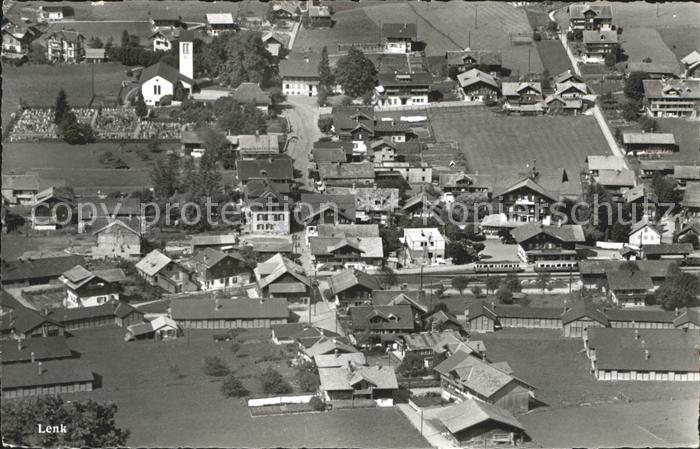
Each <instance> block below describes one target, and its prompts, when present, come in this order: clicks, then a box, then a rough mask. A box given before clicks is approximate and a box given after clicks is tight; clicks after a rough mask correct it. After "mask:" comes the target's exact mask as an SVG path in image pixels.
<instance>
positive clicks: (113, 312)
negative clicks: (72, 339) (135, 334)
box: [49, 300, 144, 331]
mask: <svg viewBox="0 0 700 449" xmlns="http://www.w3.org/2000/svg"><path fill="white" fill-rule="evenodd" d="M49 317H50V318H51V319H53V320H54V321H56V322H57V323H60V324H61V325H62V326H63V327H64V328H65V329H66V330H67V331H71V330H76V329H91V328H95V327H104V326H115V325H116V326H118V327H127V326H129V325H132V324H135V323H140V322H142V321H143V319H144V313H143V312H142V311H140V310H139V309H136V308H135V307H132V306H130V305H129V304H127V303H126V302H124V301H116V300H112V301H109V302H107V303H104V304H102V305H99V306H92V307H78V308H70V309H59V310H54V311H53V312H51V314H50V315H49Z"/></svg>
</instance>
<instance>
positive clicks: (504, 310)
mask: <svg viewBox="0 0 700 449" xmlns="http://www.w3.org/2000/svg"><path fill="white" fill-rule="evenodd" d="M491 310H492V311H493V313H494V314H495V315H496V317H498V324H499V325H500V326H501V328H506V327H518V328H525V329H561V328H562V323H561V315H562V313H563V312H564V311H563V310H562V309H561V308H559V307H523V306H505V305H502V304H495V305H493V306H491ZM470 318H471V316H470Z"/></svg>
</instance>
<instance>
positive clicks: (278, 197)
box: [244, 179, 293, 235]
mask: <svg viewBox="0 0 700 449" xmlns="http://www.w3.org/2000/svg"><path fill="white" fill-rule="evenodd" d="M285 186H286V184H276V183H269V182H267V181H266V180H264V179H263V180H252V181H250V182H249V183H248V184H246V186H245V188H244V190H245V192H246V200H247V202H246V204H247V206H248V208H249V211H250V212H249V214H248V218H249V222H250V228H251V230H253V231H254V232H258V233H267V234H278V235H287V234H289V231H290V226H291V223H290V216H291V211H292V207H293V204H292V200H291V199H290V197H289V195H288V193H289V192H287V194H284V193H282V192H283V191H284V190H285V189H284V187H285Z"/></svg>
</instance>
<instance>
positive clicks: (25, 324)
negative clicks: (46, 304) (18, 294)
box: [0, 306, 61, 334]
mask: <svg viewBox="0 0 700 449" xmlns="http://www.w3.org/2000/svg"><path fill="white" fill-rule="evenodd" d="M44 323H49V324H53V325H56V326H59V327H61V325H60V324H59V323H57V322H56V321H54V320H53V319H51V318H49V317H46V316H44V315H42V314H40V313H39V312H37V311H35V310H32V309H29V308H27V307H23V306H20V307H15V308H13V309H12V313H6V314H5V315H3V316H2V317H0V329H1V330H3V331H5V330H6V331H11V330H13V329H14V331H15V333H16V334H26V333H29V332H30V331H32V330H33V329H36V328H37V327H39V326H41V325H42V324H44Z"/></svg>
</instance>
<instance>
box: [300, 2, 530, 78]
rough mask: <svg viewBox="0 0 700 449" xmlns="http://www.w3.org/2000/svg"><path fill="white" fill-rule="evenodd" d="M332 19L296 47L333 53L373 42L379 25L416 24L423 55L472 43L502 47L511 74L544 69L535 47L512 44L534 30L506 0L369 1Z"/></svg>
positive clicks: (522, 13) (302, 36)
mask: <svg viewBox="0 0 700 449" xmlns="http://www.w3.org/2000/svg"><path fill="white" fill-rule="evenodd" d="M358 5H363V3H359V4H358ZM333 20H334V21H335V25H334V27H333V28H332V29H330V30H312V29H301V30H300V31H299V35H298V36H297V40H296V42H295V44H294V47H295V50H297V51H301V50H303V49H306V48H311V49H315V50H318V51H320V49H321V47H323V45H326V46H328V50H329V52H330V53H335V52H337V44H338V43H341V42H344V43H352V42H377V41H378V40H379V34H380V28H379V27H380V26H381V24H382V23H387V22H407V23H417V24H418V40H419V41H421V42H423V43H424V44H425V52H426V55H427V56H444V55H445V52H446V51H447V50H461V49H464V48H466V47H470V48H472V49H481V50H493V51H500V52H501V54H502V57H503V66H504V67H506V68H507V69H510V70H511V71H512V72H513V75H517V74H518V73H520V74H525V73H527V72H528V66H529V71H531V72H541V71H542V63H541V61H540V58H539V55H538V54H537V51H536V49H535V47H534V45H517V46H516V45H512V44H511V34H522V35H523V36H531V35H532V29H531V28H530V24H529V23H528V20H527V16H526V14H525V11H524V10H522V9H518V8H515V7H513V6H512V5H509V4H506V3H497V2H482V3H479V4H478V12H477V8H476V7H475V5H473V4H470V3H466V2H445V3H435V2H429V3H424V2H405V3H400V4H396V3H390V4H380V5H376V4H373V5H371V6H365V7H364V8H361V9H360V8H359V7H358V8H356V9H351V10H346V11H342V12H338V13H337V14H334V16H333ZM528 53H529V55H528ZM528 58H529V64H528Z"/></svg>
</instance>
